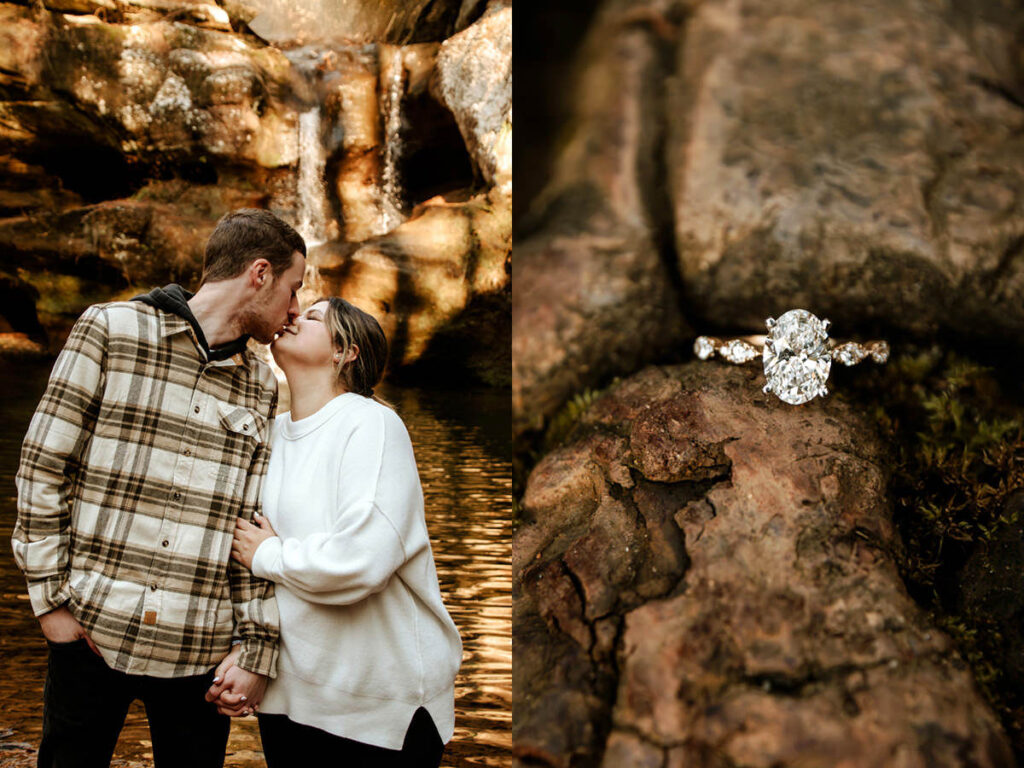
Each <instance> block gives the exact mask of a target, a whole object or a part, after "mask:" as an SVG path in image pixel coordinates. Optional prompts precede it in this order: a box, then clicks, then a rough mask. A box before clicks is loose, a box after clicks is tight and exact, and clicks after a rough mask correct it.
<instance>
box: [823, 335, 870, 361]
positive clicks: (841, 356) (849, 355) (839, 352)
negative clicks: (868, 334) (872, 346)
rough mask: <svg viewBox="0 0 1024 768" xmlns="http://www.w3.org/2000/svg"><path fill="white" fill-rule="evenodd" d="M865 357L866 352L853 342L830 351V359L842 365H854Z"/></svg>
mask: <svg viewBox="0 0 1024 768" xmlns="http://www.w3.org/2000/svg"><path fill="white" fill-rule="evenodd" d="M867 356H868V351H867V350H866V349H864V347H862V346H861V345H860V344H858V343H857V342H855V341H848V342H846V343H845V344H840V345H839V346H838V347H836V348H835V349H833V350H832V359H833V360H835V361H837V362H840V363H842V364H843V365H856V364H857V363H859V362H860V361H861V360H863V359H864V358H865V357H867Z"/></svg>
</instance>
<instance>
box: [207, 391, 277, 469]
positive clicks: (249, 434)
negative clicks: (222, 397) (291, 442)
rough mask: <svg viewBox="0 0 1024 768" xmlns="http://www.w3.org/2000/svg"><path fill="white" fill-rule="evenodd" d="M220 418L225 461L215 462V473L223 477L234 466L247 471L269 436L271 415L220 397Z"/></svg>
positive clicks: (218, 410)
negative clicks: (259, 447) (234, 403)
mask: <svg viewBox="0 0 1024 768" xmlns="http://www.w3.org/2000/svg"><path fill="white" fill-rule="evenodd" d="M217 419H218V422H219V425H220V428H221V429H222V430H223V432H222V435H223V440H224V443H223V453H222V461H221V463H220V464H219V465H216V464H215V465H214V466H212V467H211V473H212V474H213V475H214V476H217V477H219V478H222V479H223V478H224V476H225V473H231V472H232V471H233V470H240V471H242V472H243V473H247V472H248V470H249V467H250V465H251V464H252V460H253V456H254V455H255V453H256V448H257V447H258V446H259V445H260V444H261V443H263V442H265V441H266V439H267V422H268V419H267V418H266V417H265V416H263V415H261V414H259V413H256V412H255V411H252V410H250V409H248V408H246V407H244V406H241V405H233V404H231V403H225V402H220V401H218V402H217Z"/></svg>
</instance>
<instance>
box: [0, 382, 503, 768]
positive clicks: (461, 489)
mask: <svg viewBox="0 0 1024 768" xmlns="http://www.w3.org/2000/svg"><path fill="white" fill-rule="evenodd" d="M48 373H49V365H48V364H46V365H39V364H24V363H17V364H13V363H0V765H3V766H11V768H14V766H22V765H24V766H30V765H34V764H35V755H34V747H35V746H37V745H38V743H39V735H40V731H41V728H42V692H43V678H44V674H45V670H46V646H45V644H44V642H43V640H42V635H41V634H40V632H39V625H38V623H37V622H36V620H35V619H34V618H33V616H32V611H31V610H30V608H29V603H28V596H27V595H26V593H25V583H24V580H23V579H22V576H21V573H20V572H19V571H18V569H17V567H16V566H15V564H14V560H13V557H12V555H11V547H10V535H11V529H12V527H13V525H14V518H15V514H16V506H15V488H14V474H15V472H16V471H17V462H18V453H19V450H20V446H21V438H22V437H23V435H24V433H25V429H26V428H27V426H28V421H29V419H30V418H31V415H32V411H33V410H34V408H35V405H36V402H37V401H38V399H39V397H40V395H41V394H42V390H43V387H44V385H45V383H46V377H47V375H48ZM381 394H382V395H383V396H384V397H385V398H386V399H387V400H389V401H390V402H391V403H392V404H394V405H395V406H396V408H397V409H398V412H399V413H400V414H401V416H402V418H403V419H404V421H405V423H406V425H407V427H408V428H409V433H410V435H411V436H412V441H413V445H414V446H415V448H416V458H417V462H418V465H419V470H420V476H421V478H422V481H423V490H424V495H425V498H426V509H427V525H428V527H429V528H430V534H431V542H432V545H433V549H434V558H435V560H436V561H437V568H438V576H439V578H440V581H441V591H442V593H443V594H444V597H445V604H446V605H447V607H448V610H449V611H450V612H451V614H452V618H454V619H455V623H456V624H457V625H458V627H459V631H460V632H461V634H462V641H463V645H464V656H463V662H462V669H461V671H460V673H459V677H458V680H457V681H456V691H455V695H456V702H455V707H456V711H455V736H454V738H453V739H452V741H451V742H450V743H449V745H448V748H447V750H446V752H445V759H444V762H443V763H442V765H445V766H451V767H455V766H503V765H511V762H512V760H511V744H512V737H511V725H512V722H511V717H512V716H511V697H512V681H511V674H512V640H511V615H512V599H511V570H510V562H511V519H512V510H511V494H512V477H511V454H510V444H511V440H510V431H509V430H510V428H509V424H510V421H509V398H508V394H507V393H505V392H501V391H491V390H479V391H465V390H462V391H458V392H443V391H428V390H422V389H409V388H398V387H394V386H385V387H382V388H381ZM149 751H150V743H149V731H148V728H147V727H146V720H145V714H144V712H143V711H142V707H141V705H139V704H136V705H135V706H134V707H133V708H132V710H131V712H130V713H129V716H128V721H127V723H126V725H125V729H124V731H123V732H122V734H121V740H120V742H119V743H118V748H117V753H116V759H115V761H114V765H121V766H137V765H147V764H148V763H149V761H148V760H147V759H146V758H147V757H148V756H149V754H148V753H149ZM225 764H226V765H228V766H239V767H240V766H261V765H263V764H264V763H263V759H262V753H261V752H260V745H259V736H258V731H257V728H256V723H255V720H253V719H251V718H250V719H247V720H235V721H233V724H232V729H231V740H230V742H229V745H228V757H227V760H226V763H225Z"/></svg>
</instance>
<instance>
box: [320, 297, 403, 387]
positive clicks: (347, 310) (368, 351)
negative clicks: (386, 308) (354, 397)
mask: <svg viewBox="0 0 1024 768" xmlns="http://www.w3.org/2000/svg"><path fill="white" fill-rule="evenodd" d="M321 301H326V302H327V312H325V313H324V324H325V325H326V326H327V330H328V331H329V332H330V334H331V341H332V342H333V344H334V346H336V347H338V349H340V350H341V359H342V360H344V359H345V358H346V357H347V352H348V350H349V349H350V348H351V347H352V346H353V345H355V346H357V347H359V354H358V355H357V356H356V359H355V360H350V361H349V362H347V363H346V362H340V363H336V364H335V366H334V372H335V375H336V376H337V377H338V380H339V381H340V382H341V383H342V384H343V385H344V387H345V389H346V390H347V391H348V392H355V393H356V394H359V395H362V396H363V397H372V398H373V399H374V400H377V401H378V402H381V403H384V404H385V405H388V403H385V402H384V400H382V399H381V398H379V397H377V396H376V395H375V394H374V392H373V389H374V387H376V386H377V384H379V383H380V380H381V377H383V375H384V367H385V366H386V365H387V361H388V340H387V337H386V336H385V335H384V331H383V329H382V328H381V327H380V323H378V322H377V318H375V317H374V316H373V315H371V314H370V313H369V312H364V311H363V310H361V309H360V308H359V307H357V306H355V305H353V304H350V303H349V302H347V301H345V300H344V299H339V298H338V297H337V296H329V297H327V298H323V299H317V302H316V303H319V302H321Z"/></svg>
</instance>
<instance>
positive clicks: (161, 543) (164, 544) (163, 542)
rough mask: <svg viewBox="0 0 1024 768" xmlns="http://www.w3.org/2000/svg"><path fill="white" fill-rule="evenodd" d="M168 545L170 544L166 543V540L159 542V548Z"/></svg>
mask: <svg viewBox="0 0 1024 768" xmlns="http://www.w3.org/2000/svg"><path fill="white" fill-rule="evenodd" d="M170 543H171V542H169V541H168V540H167V539H164V540H163V541H161V542H160V546H161V547H166V546H167V545H169V544H170Z"/></svg>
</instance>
